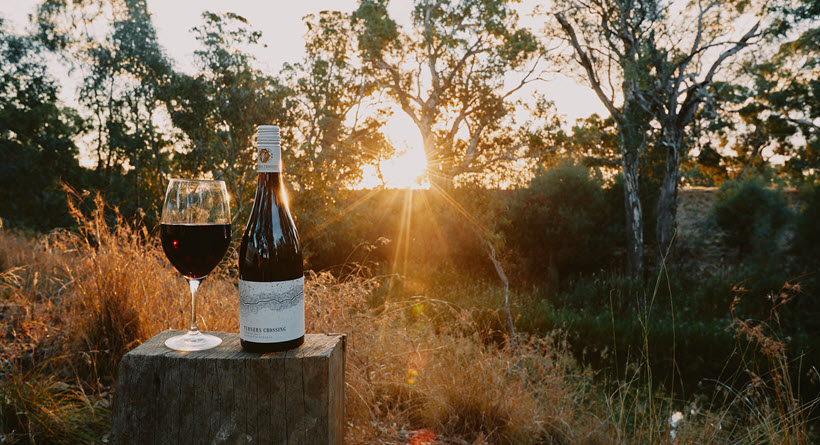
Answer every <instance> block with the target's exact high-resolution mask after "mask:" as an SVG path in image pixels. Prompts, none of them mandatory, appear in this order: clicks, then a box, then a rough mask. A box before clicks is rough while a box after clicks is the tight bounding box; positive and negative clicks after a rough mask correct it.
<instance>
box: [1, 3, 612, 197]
mask: <svg viewBox="0 0 820 445" xmlns="http://www.w3.org/2000/svg"><path fill="white" fill-rule="evenodd" d="M147 2H148V10H149V11H150V12H151V14H152V18H153V22H154V26H155V28H156V30H157V36H158V39H159V43H160V45H162V47H163V48H164V49H165V51H166V52H167V54H168V56H169V57H170V58H171V59H172V60H173V61H174V63H175V68H176V69H178V70H181V71H183V72H186V73H189V74H193V73H195V72H196V70H197V68H196V66H195V63H194V51H195V50H196V49H197V48H198V46H199V44H198V42H197V41H196V38H195V36H194V34H193V33H192V32H191V28H193V27H194V26H199V25H201V24H202V22H203V20H202V17H201V14H202V12H203V11H213V12H234V13H237V14H239V15H241V16H243V17H245V18H247V19H248V21H249V23H250V25H251V26H253V27H254V28H255V29H257V30H259V31H261V32H262V39H261V43H262V44H264V45H266V47H264V48H259V49H258V50H256V51H255V52H254V56H255V57H256V58H257V59H258V61H259V63H260V65H261V68H262V69H264V70H265V71H266V72H268V73H272V74H275V73H278V72H279V70H280V69H281V68H282V65H283V63H285V62H290V63H294V62H297V61H299V60H300V59H301V58H302V56H303V54H304V50H305V49H304V40H303V37H304V35H305V31H306V29H305V25H304V23H303V22H302V18H303V17H304V16H306V15H308V14H314V13H318V12H320V11H323V10H329V9H335V10H340V11H343V12H352V11H353V10H355V9H356V6H357V4H358V2H357V1H356V0H302V1H299V2H279V1H277V2H262V1H258V0H232V1H230V2H225V1H224V0H196V1H195V0H174V1H168V0H147ZM38 3H39V0H17V1H13V2H12V1H4V2H3V4H2V6H0V17H3V18H4V19H6V20H8V21H9V22H10V24H11V25H12V27H13V28H14V29H16V30H17V31H18V32H23V31H24V30H25V29H26V28H27V27H28V26H30V25H29V24H28V16H29V15H31V14H34V13H35V9H36V5H37V4H38ZM543 3H545V2H544V1H536V0H524V1H521V2H520V3H518V4H517V5H516V9H517V10H518V11H519V14H520V16H521V19H522V21H523V23H524V24H525V25H527V26H530V27H531V28H532V29H533V31H534V32H535V33H539V32H540V31H541V28H542V27H543V26H542V21H543V18H540V17H532V16H531V13H532V11H533V10H534V9H535V7H536V6H537V5H538V4H543ZM411 8H412V2H410V1H398V0H395V1H392V2H390V7H389V11H390V15H391V16H392V17H393V18H394V19H395V20H396V21H397V22H398V23H399V24H400V25H403V26H406V25H408V24H409V21H410V13H411ZM542 17H543V16H542ZM53 74H54V75H55V76H58V77H61V78H63V79H62V81H63V91H62V98H63V100H64V101H66V102H67V103H69V104H74V105H75V106H76V102H77V100H76V89H77V86H78V85H79V84H80V82H81V80H80V79H81V73H78V72H75V73H74V74H73V75H72V76H71V77H70V78H67V76H68V74H67V70H66V69H64V68H62V69H60V68H57V69H55V70H54V73H53ZM536 93H539V94H542V95H544V96H546V97H547V98H549V99H551V100H554V101H555V102H556V106H557V109H558V111H559V113H561V114H563V115H565V116H566V119H567V122H569V123H572V122H574V121H575V119H577V118H582V117H586V116H589V115H590V114H592V113H598V114H601V115H607V114H608V113H606V111H605V109H604V107H603V105H601V103H600V102H599V101H598V99H597V98H596V97H595V94H594V93H593V92H592V91H591V90H590V89H589V88H587V87H586V86H583V85H579V84H577V83H576V82H575V81H573V80H570V79H568V78H566V77H563V76H557V77H556V78H555V79H554V80H551V81H549V82H536V83H533V84H530V85H527V87H525V88H524V89H522V90H521V91H520V92H519V93H518V96H517V97H519V98H521V99H523V100H525V101H528V102H534V97H535V95H536ZM384 132H385V134H386V135H387V136H388V137H389V138H390V139H391V140H392V141H393V143H394V144H395V145H396V148H397V150H398V151H399V153H404V154H403V155H400V156H399V157H398V158H397V159H391V160H385V161H383V163H382V166H381V170H382V173H383V175H384V179H385V180H386V182H387V184H386V185H387V186H388V187H395V188H405V187H416V188H417V187H420V185H419V183H418V181H417V179H418V176H420V175H421V174H422V173H423V171H424V167H425V163H424V153H423V150H422V141H421V135H420V134H419V132H418V129H416V127H415V126H414V125H413V124H412V122H411V121H410V120H409V118H407V117H406V116H405V115H404V114H403V113H402V112H401V111H400V110H396V112H395V113H394V114H393V117H392V118H391V120H390V121H389V122H388V123H387V125H386V126H385V128H384ZM80 145H82V143H80ZM405 148H406V150H405ZM89 159H90V158H89ZM84 164H85V165H93V162H90V161H89V160H85V162H84ZM375 171H376V169H375V168H374V167H372V166H371V167H370V168H368V169H366V175H367V176H366V177H365V178H364V180H363V181H362V183H361V184H359V187H372V186H375V185H378V184H380V183H381V181H380V180H379V179H378V177H377V176H374V175H375Z"/></svg>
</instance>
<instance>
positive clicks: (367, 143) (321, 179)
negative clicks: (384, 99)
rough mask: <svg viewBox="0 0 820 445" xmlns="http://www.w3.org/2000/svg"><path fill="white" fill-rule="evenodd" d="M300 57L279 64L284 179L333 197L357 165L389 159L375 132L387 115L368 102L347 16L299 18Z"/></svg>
mask: <svg viewBox="0 0 820 445" xmlns="http://www.w3.org/2000/svg"><path fill="white" fill-rule="evenodd" d="M305 24H306V26H307V29H308V32H307V34H306V36H305V50H306V55H305V57H304V59H303V61H302V62H300V63H296V64H292V65H291V64H285V66H284V68H283V69H282V73H281V74H282V78H283V81H284V82H285V84H286V85H287V86H288V88H289V92H290V93H291V94H292V95H291V98H290V100H289V101H288V105H287V113H288V116H289V119H290V122H292V124H291V125H289V126H288V127H287V128H283V134H284V139H285V141H286V142H287V144H288V145H290V146H291V148H289V153H290V156H289V159H288V165H289V167H288V168H289V169H292V173H291V174H289V175H288V177H289V178H291V179H290V180H291V181H292V182H294V185H295V186H296V187H295V188H296V189H297V190H300V191H302V192H315V193H316V194H319V195H322V196H325V197H328V198H331V199H332V198H333V197H334V196H336V195H337V194H338V192H339V190H340V189H341V188H349V187H351V186H353V185H355V184H356V183H358V181H359V180H360V179H361V176H362V167H363V166H364V165H366V164H373V163H377V162H378V161H379V160H380V159H383V158H389V157H390V155H391V154H392V151H393V147H392V146H391V145H390V144H389V143H388V141H387V140H386V138H385V137H384V135H383V134H382V133H381V132H380V131H379V129H380V128H381V127H382V126H383V125H384V122H385V118H386V116H387V113H386V110H384V108H383V107H382V108H379V104H377V103H374V102H375V101H374V98H373V97H372V96H373V93H374V90H375V84H374V83H373V82H372V81H371V80H370V79H368V78H367V75H366V73H365V70H364V68H363V67H362V65H361V63H358V62H360V61H356V60H354V58H355V55H356V47H355V44H356V41H355V38H356V37H355V35H354V34H353V32H352V29H351V26H350V17H349V15H347V14H344V13H341V12H338V11H323V12H321V13H319V14H318V15H309V16H307V17H305Z"/></svg>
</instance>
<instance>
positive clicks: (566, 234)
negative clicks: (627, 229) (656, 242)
mask: <svg viewBox="0 0 820 445" xmlns="http://www.w3.org/2000/svg"><path fill="white" fill-rule="evenodd" d="M609 192H610V190H609V189H605V188H604V187H603V183H602V181H600V180H597V179H595V178H593V177H592V176H591V174H590V171H589V170H588V169H585V168H582V167H574V166H564V167H558V168H553V169H550V170H542V171H540V172H538V174H536V176H535V178H533V180H532V181H531V182H530V184H529V188H527V189H524V190H520V191H518V193H517V194H516V195H515V196H514V197H513V198H512V200H511V203H510V212H509V218H510V223H509V225H508V227H507V228H506V230H505V232H506V236H507V240H508V241H509V244H510V246H511V247H512V248H513V249H515V250H516V251H517V252H518V254H519V255H520V256H521V258H522V260H523V262H524V263H525V264H526V265H527V268H528V269H529V271H530V272H531V274H532V275H533V277H534V278H536V279H538V278H540V279H543V278H544V277H548V276H550V275H554V274H555V273H556V271H557V273H559V274H560V275H566V274H573V275H574V274H576V273H579V272H587V271H595V270H598V269H600V268H602V267H604V266H606V265H607V264H608V263H610V262H611V260H612V259H613V254H614V251H615V250H616V246H617V245H618V244H619V243H622V241H623V233H624V231H623V230H622V227H621V226H622V224H621V223H622V222H623V211H622V207H623V206H622V205H621V199H622V196H618V197H615V196H614V195H615V194H613V193H609ZM613 201H614V202H613Z"/></svg>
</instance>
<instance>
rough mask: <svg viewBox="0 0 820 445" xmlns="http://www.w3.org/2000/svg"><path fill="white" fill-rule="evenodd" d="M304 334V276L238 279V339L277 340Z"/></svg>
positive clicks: (267, 341)
mask: <svg viewBox="0 0 820 445" xmlns="http://www.w3.org/2000/svg"><path fill="white" fill-rule="evenodd" d="M303 335H305V278H304V277H300V278H297V279H295V280H289V281H264V282H261V281H245V280H239V338H241V339H242V340H246V341H252V342H255V343H279V342H284V341H289V340H295V339H297V338H299V337H301V336H303Z"/></svg>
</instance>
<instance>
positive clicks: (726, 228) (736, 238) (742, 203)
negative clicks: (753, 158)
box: [712, 178, 791, 254]
mask: <svg viewBox="0 0 820 445" xmlns="http://www.w3.org/2000/svg"><path fill="white" fill-rule="evenodd" d="M712 214H713V216H714V218H715V222H716V223H717V225H718V227H719V228H720V230H721V231H723V234H724V241H725V242H726V244H727V245H728V246H729V247H732V248H735V249H738V250H739V251H740V253H741V254H746V253H760V252H764V251H772V250H776V248H777V244H776V239H777V235H778V234H779V233H780V231H781V229H783V227H784V226H785V225H786V223H787V222H788V221H789V218H790V216H791V213H790V211H789V208H788V204H787V203H786V200H785V199H784V198H783V197H782V196H781V195H780V193H778V191H776V190H772V189H769V188H767V187H766V186H765V185H764V184H763V181H762V180H760V179H759V178H750V179H744V180H742V181H727V182H725V183H724V184H723V186H721V188H720V189H719V190H718V192H717V194H716V196H715V203H714V204H713V206H712Z"/></svg>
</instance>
